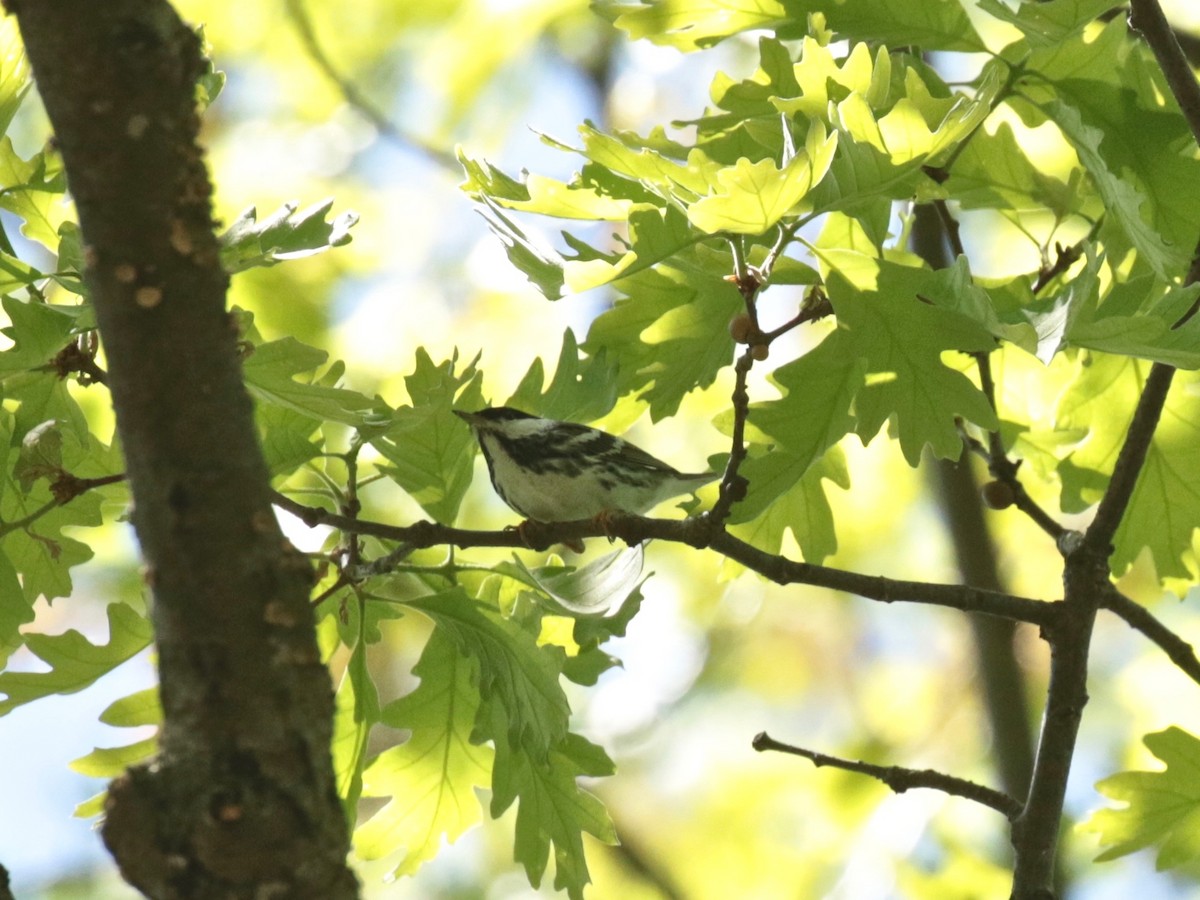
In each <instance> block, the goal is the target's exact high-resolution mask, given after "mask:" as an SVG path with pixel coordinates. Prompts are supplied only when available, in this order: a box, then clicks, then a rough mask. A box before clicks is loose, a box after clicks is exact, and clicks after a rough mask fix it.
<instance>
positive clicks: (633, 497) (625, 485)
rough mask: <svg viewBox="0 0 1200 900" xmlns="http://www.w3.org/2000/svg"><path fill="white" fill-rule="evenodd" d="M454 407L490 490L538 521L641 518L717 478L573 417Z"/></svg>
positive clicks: (504, 408)
mask: <svg viewBox="0 0 1200 900" xmlns="http://www.w3.org/2000/svg"><path fill="white" fill-rule="evenodd" d="M454 412H455V414H456V415H458V416H460V417H461V418H462V419H464V420H465V421H466V423H467V424H468V425H470V426H471V430H472V431H474V432H475V437H476V439H477V440H478V441H479V446H480V448H482V450H483V458H484V459H486V460H487V465H488V473H489V474H490V475H491V477H492V487H494V488H495V489H496V493H497V494H499V495H500V498H501V499H502V500H503V501H504V502H505V503H507V504H508V505H509V506H511V507H512V508H513V509H515V510H516V511H517V512H519V513H520V514H521V515H523V516H525V518H527V519H536V520H537V521H539V522H570V521H574V520H575V519H590V518H593V517H595V516H598V515H599V514H600V513H603V512H607V511H614V512H627V513H634V514H636V515H641V514H642V513H644V512H647V511H648V510H650V509H651V508H652V507H654V506H657V505H658V504H659V503H661V502H662V501H663V500H666V499H668V498H670V497H676V496H678V495H680V494H686V493H687V492H689V491H694V490H695V489H696V488H698V487H700V485H702V484H707V483H708V482H710V481H713V480H714V479H716V478H718V477H719V476H718V475H717V473H715V472H700V473H697V474H694V475H689V474H685V473H683V472H680V471H679V470H677V469H674V468H672V467H671V466H668V465H667V464H666V463H665V462H663V461H662V460H660V459H655V458H654V457H653V456H651V455H650V454H649V453H647V452H646V451H645V450H641V449H639V448H637V447H635V446H633V444H631V443H629V442H628V441H625V440H622V439H621V438H619V437H613V435H611V434H608V433H607V432H604V431H600V430H599V429H596V428H588V427H587V426H586V425H576V424H575V423H574V422H557V421H555V420H553V419H540V418H538V417H537V416H531V415H530V414H529V413H525V412H521V411H520V410H519V409H512V408H510V407H507V406H498V407H495V408H492V409H481V410H480V411H479V412H475V413H467V412H460V411H459V410H455V411H454Z"/></svg>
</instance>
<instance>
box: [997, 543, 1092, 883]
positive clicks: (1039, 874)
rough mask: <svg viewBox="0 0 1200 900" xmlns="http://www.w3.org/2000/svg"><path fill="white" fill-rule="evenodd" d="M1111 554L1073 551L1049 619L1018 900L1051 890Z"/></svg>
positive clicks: (1020, 843) (1018, 838)
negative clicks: (1047, 653) (1043, 704)
mask: <svg viewBox="0 0 1200 900" xmlns="http://www.w3.org/2000/svg"><path fill="white" fill-rule="evenodd" d="M1107 556H1108V554H1107V553H1106V552H1105V553H1101V552H1097V551H1095V550H1094V549H1092V548H1091V547H1089V546H1087V545H1086V544H1081V545H1080V546H1078V547H1077V548H1075V550H1074V551H1072V552H1071V553H1069V554H1068V555H1067V557H1066V564H1065V566H1064V575H1063V584H1064V588H1065V597H1064V599H1063V602H1062V603H1058V604H1055V610H1054V611H1055V616H1054V620H1053V621H1052V622H1050V623H1049V624H1047V625H1045V626H1043V628H1042V634H1043V636H1044V637H1045V638H1046V639H1047V640H1048V641H1049V643H1050V683H1049V685H1048V686H1047V689H1046V709H1045V712H1044V713H1043V715H1042V729H1041V734H1040V736H1039V740H1038V748H1037V755H1036V758H1035V761H1034V768H1033V777H1032V779H1031V780H1030V784H1029V796H1028V797H1027V798H1026V801H1025V808H1024V810H1023V811H1022V812H1021V815H1020V816H1018V817H1017V819H1016V820H1015V821H1014V822H1013V829H1012V845H1013V855H1014V858H1015V863H1016V864H1015V865H1014V867H1013V893H1012V896H1013V898H1015V900H1032V898H1037V900H1041V898H1044V897H1051V896H1052V893H1051V886H1052V885H1053V883H1054V873H1055V860H1056V857H1057V848H1058V839H1059V832H1060V830H1061V828H1062V817H1063V801H1064V798H1065V796H1066V790H1067V779H1068V777H1069V775H1070V773H1071V764H1072V761H1073V760H1074V757H1075V749H1076V743H1077V741H1078V738H1079V723H1080V722H1081V721H1082V719H1083V709H1084V707H1085V706H1086V705H1087V701H1088V694H1087V677H1088V652H1089V650H1090V648H1091V640H1092V629H1093V626H1094V624H1095V621H1096V610H1097V608H1098V605H1099V602H1100V598H1101V597H1102V596H1103V595H1104V593H1105V590H1106V589H1107V586H1108V583H1109V581H1108V579H1109V572H1108V564H1107Z"/></svg>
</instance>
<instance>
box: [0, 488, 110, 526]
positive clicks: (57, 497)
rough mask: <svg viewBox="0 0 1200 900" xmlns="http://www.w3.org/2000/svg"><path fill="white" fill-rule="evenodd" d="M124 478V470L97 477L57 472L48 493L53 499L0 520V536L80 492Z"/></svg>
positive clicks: (26, 523) (68, 501)
mask: <svg viewBox="0 0 1200 900" xmlns="http://www.w3.org/2000/svg"><path fill="white" fill-rule="evenodd" d="M125 478H126V476H125V473H124V472H118V473H117V474H115V475H102V476H100V477H98V478H76V477H75V476H74V475H72V474H71V473H70V472H59V473H58V474H57V475H56V476H55V477H54V478H53V479H51V482H50V493H51V494H53V495H54V499H52V500H48V501H47V502H46V503H44V504H42V505H41V506H39V507H38V508H37V509H35V510H34V511H33V512H31V513H29V515H27V516H22V517H21V518H19V519H14V520H13V521H11V522H0V538H2V537H4V536H5V535H6V534H11V533H12V532H14V531H20V530H21V529H22V528H28V527H29V526H30V525H32V524H33V523H34V522H36V521H37V520H38V519H40V518H41V517H42V516H44V515H46V514H47V513H48V512H50V510H52V509H57V508H58V507H60V506H64V505H65V504H67V503H70V502H71V501H72V500H74V499H75V498H76V497H78V496H79V495H80V494H83V493H85V492H86V491H90V490H91V489H92V488H98V487H104V486H105V485H108V484H117V483H118V482H121V481H124V480H125Z"/></svg>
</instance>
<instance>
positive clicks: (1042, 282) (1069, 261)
mask: <svg viewBox="0 0 1200 900" xmlns="http://www.w3.org/2000/svg"><path fill="white" fill-rule="evenodd" d="M1093 230H1094V229H1093ZM1091 237H1092V235H1091V233H1089V234H1088V236H1087V238H1085V239H1084V240H1090V239H1091ZM1055 250H1056V252H1057V255H1056V256H1055V257H1054V262H1052V263H1050V265H1048V266H1043V267H1042V268H1041V269H1040V270H1039V271H1038V274H1037V279H1036V280H1035V281H1034V282H1033V286H1032V287H1031V288H1030V290H1031V291H1032V292H1033V295H1034V296H1035V297H1036V296H1037V295H1038V294H1040V293H1041V292H1042V291H1043V290H1045V289H1046V285H1048V284H1050V282H1052V281H1053V280H1054V279H1055V278H1057V277H1058V276H1059V275H1061V274H1062V273H1063V272H1065V271H1067V270H1068V269H1069V268H1071V266H1073V265H1075V263H1076V261H1077V260H1078V259H1079V257H1080V256H1082V255H1083V242H1082V241H1080V242H1079V243H1077V244H1072V245H1071V246H1069V247H1064V246H1063V245H1062V244H1055Z"/></svg>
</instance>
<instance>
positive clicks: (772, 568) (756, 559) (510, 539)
mask: <svg viewBox="0 0 1200 900" xmlns="http://www.w3.org/2000/svg"><path fill="white" fill-rule="evenodd" d="M272 502H273V503H274V504H275V505H276V506H278V507H280V508H281V509H285V510H287V511H288V512H290V513H292V514H293V515H295V516H297V517H298V518H299V519H300V520H301V521H303V522H304V523H305V524H307V525H309V526H310V527H312V526H315V525H329V526H332V527H334V528H341V529H343V530H346V531H348V532H352V533H355V534H367V535H372V536H374V537H380V538H384V539H387V540H393V541H402V542H406V543H408V544H409V545H411V549H413V550H419V549H422V548H424V547H433V546H439V545H451V546H456V547H513V548H524V549H543V548H545V547H549V546H550V545H552V544H555V543H566V542H567V541H575V540H580V539H583V538H589V537H607V538H609V539H612V538H620V539H621V540H623V541H625V543H627V544H629V545H631V546H632V545H634V544H638V543H640V542H641V541H645V540H651V539H655V540H662V541H671V542H674V543H682V544H687V545H689V546H692V547H697V548H705V547H707V548H710V549H712V550H715V551H717V552H718V553H721V554H724V555H725V556H727V557H729V558H730V559H732V560H734V561H735V562H738V563H741V564H742V565H743V566H745V567H746V568H748V569H751V570H753V571H755V572H758V573H759V574H760V575H764V576H766V577H767V578H769V579H771V580H772V581H774V582H776V583H777V584H811V585H815V586H817V587H827V588H832V589H834V590H839V591H845V592H847V593H851V594H857V595H859V596H860V597H865V598H867V599H870V600H879V601H881V602H883V603H896V602H907V603H925V604H929V605H932V606H944V607H948V608H950V609H958V610H962V611H964V612H974V613H982V614H985V615H992V616H1000V617H1002V618H1005V619H1012V620H1014V621H1018V622H1029V623H1032V624H1034V625H1047V624H1049V623H1051V622H1052V621H1053V620H1054V618H1055V612H1054V610H1055V608H1056V607H1057V606H1058V604H1056V603H1050V602H1046V601H1043V600H1032V599H1029V598H1026V597H1018V596H1014V595H1011V594H1005V593H1002V592H1000V591H989V590H983V589H981V588H972V587H966V586H964V585H958V584H932V583H928V582H924V581H901V580H897V579H892V578H883V577H880V576H876V575H861V574H859V573H856V572H847V571H845V570H842V569H833V568H829V567H828V566H818V565H813V564H812V563H805V562H797V561H795V560H791V559H788V558H787V557H785V556H782V555H778V554H772V553H767V552H766V551H763V550H759V549H758V548H757V547H754V546H752V545H750V544H748V543H746V542H745V541H743V540H741V539H740V538H737V537H734V536H733V535H732V534H729V533H728V532H726V531H718V532H717V533H716V534H713V532H712V529H711V526H710V525H709V523H707V522H705V521H704V519H703V518H695V519H682V520H679V519H651V518H647V517H645V516H635V515H630V514H628V513H620V512H613V513H609V514H606V515H605V516H604V517H603V521H602V522H600V521H597V520H596V519H580V520H579V521H576V522H535V521H533V520H529V521H526V522H524V523H522V525H521V527H520V528H519V529H518V528H510V529H505V530H502V531H471V530H468V529H463V528H452V527H450V526H448V525H438V524H436V523H434V522H416V523H414V524H412V525H407V526H402V525H386V524H384V523H382V522H371V521H367V520H364V519H350V518H348V517H346V516H340V515H337V514H336V513H331V512H327V511H326V510H323V509H317V508H314V507H309V506H304V505H303V504H300V503H297V502H296V501H294V500H292V499H291V498H289V497H287V496H285V495H283V494H279V493H276V494H274V496H273V499H272Z"/></svg>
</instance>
